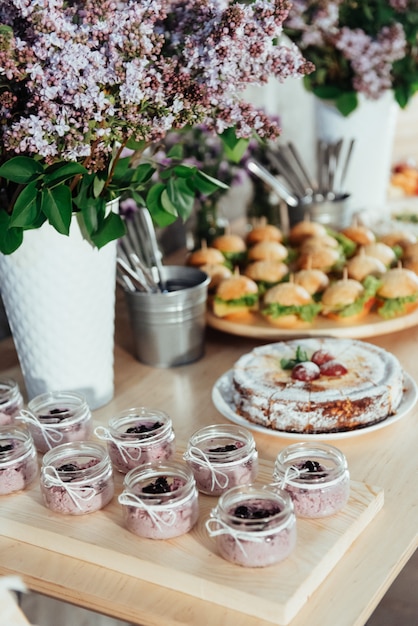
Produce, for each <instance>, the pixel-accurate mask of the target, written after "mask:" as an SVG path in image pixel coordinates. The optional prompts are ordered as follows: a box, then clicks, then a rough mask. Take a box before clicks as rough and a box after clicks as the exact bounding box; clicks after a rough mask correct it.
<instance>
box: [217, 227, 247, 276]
mask: <svg viewBox="0 0 418 626" xmlns="http://www.w3.org/2000/svg"><path fill="white" fill-rule="evenodd" d="M212 246H213V247H214V248H216V249H217V250H219V251H220V252H222V254H223V256H224V259H225V260H226V261H227V263H228V265H229V266H230V267H231V268H234V267H235V266H236V265H238V266H241V265H242V264H243V263H244V262H245V260H246V258H247V246H246V244H245V241H244V239H243V238H242V237H240V236H239V235H233V234H228V233H225V235H219V236H218V237H216V238H215V239H214V240H213V241H212Z"/></svg>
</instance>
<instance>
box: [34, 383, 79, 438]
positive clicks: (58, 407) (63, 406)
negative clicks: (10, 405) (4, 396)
mask: <svg viewBox="0 0 418 626" xmlns="http://www.w3.org/2000/svg"><path fill="white" fill-rule="evenodd" d="M22 415H23V419H24V420H26V421H28V422H32V423H34V424H36V425H37V426H41V427H42V426H44V427H48V426H50V427H53V428H57V429H59V428H60V427H65V428H66V427H68V426H71V425H72V424H76V423H77V422H79V421H80V420H83V419H86V418H87V417H90V415H91V411H90V408H89V406H88V404H87V401H86V398H85V397H84V396H83V395H82V394H80V393H75V392H73V391H51V392H48V393H44V394H41V395H39V396H36V398H33V399H32V400H31V401H30V402H29V403H28V410H27V411H22Z"/></svg>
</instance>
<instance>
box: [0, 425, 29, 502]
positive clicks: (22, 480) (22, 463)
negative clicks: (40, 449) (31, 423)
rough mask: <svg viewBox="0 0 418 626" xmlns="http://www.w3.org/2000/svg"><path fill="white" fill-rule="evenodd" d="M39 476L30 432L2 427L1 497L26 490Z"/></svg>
mask: <svg viewBox="0 0 418 626" xmlns="http://www.w3.org/2000/svg"><path fill="white" fill-rule="evenodd" d="M37 474H38V460H37V455H36V449H35V446H34V443H33V440H32V437H31V435H30V433H29V431H27V430H25V429H23V428H19V427H13V426H0V495H2V496H4V495H7V494H9V493H14V492H16V491H20V490H21V489H26V487H27V486H28V485H29V484H30V483H31V482H32V481H33V480H34V479H35V477H36V476H37Z"/></svg>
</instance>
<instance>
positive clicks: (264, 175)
mask: <svg viewBox="0 0 418 626" xmlns="http://www.w3.org/2000/svg"><path fill="white" fill-rule="evenodd" d="M247 167H248V169H249V170H250V172H252V173H253V174H255V175H256V176H258V178H260V179H261V180H263V181H264V182H265V183H267V185H269V186H270V187H271V188H272V189H273V191H275V192H276V194H277V195H278V196H279V198H281V199H282V200H284V201H285V202H286V203H287V204H288V205H289V206H297V205H298V204H299V198H298V197H297V196H295V195H294V194H293V193H291V191H289V189H288V188H287V187H286V186H285V185H284V184H283V183H282V182H280V181H279V180H278V179H277V178H276V177H275V176H273V174H271V173H270V172H269V171H268V170H267V169H266V168H265V167H264V166H263V165H261V163H258V161H256V160H255V159H250V160H249V161H248V162H247Z"/></svg>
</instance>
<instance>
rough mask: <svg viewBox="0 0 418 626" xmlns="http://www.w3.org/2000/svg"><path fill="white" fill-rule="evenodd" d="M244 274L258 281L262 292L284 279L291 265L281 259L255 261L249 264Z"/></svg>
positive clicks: (259, 289)
mask: <svg viewBox="0 0 418 626" xmlns="http://www.w3.org/2000/svg"><path fill="white" fill-rule="evenodd" d="M244 274H245V276H248V278H251V280H254V281H255V282H256V283H257V285H258V291H259V293H260V294H262V293H265V291H267V289H270V287H273V286H274V285H277V283H279V282H280V281H282V280H283V279H284V278H285V277H286V276H287V275H288V274H289V267H288V265H286V263H282V262H281V261H274V260H266V261H254V262H253V263H249V264H248V265H247V267H246V268H245V270H244Z"/></svg>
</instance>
